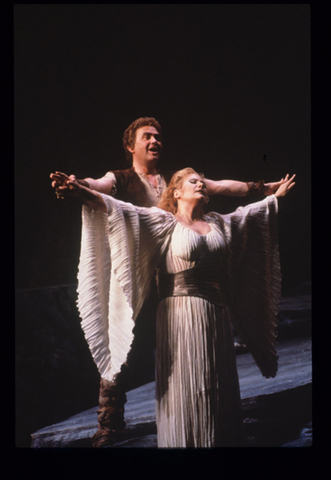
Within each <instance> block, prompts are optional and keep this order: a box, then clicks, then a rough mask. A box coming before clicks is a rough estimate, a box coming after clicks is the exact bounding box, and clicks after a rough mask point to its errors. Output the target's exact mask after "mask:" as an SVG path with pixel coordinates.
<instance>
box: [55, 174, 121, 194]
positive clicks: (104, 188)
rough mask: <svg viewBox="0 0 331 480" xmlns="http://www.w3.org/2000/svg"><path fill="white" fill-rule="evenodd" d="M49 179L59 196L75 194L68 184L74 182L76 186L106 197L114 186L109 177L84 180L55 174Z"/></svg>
mask: <svg viewBox="0 0 331 480" xmlns="http://www.w3.org/2000/svg"><path fill="white" fill-rule="evenodd" d="M50 178H51V179H52V187H53V188H55V190H56V191H58V192H59V193H60V194H61V193H65V192H69V193H70V192H71V193H76V191H75V190H74V189H73V188H72V183H71V185H70V184H69V182H76V183H77V184H78V185H82V186H84V187H86V188H90V189H91V190H96V191H97V192H100V193H105V194H106V195H110V193H111V191H112V188H113V186H114V182H113V179H112V178H111V177H101V178H98V179H94V178H89V177H88V178H85V179H77V178H76V177H75V175H66V174H65V173H61V172H55V173H51V175H50Z"/></svg>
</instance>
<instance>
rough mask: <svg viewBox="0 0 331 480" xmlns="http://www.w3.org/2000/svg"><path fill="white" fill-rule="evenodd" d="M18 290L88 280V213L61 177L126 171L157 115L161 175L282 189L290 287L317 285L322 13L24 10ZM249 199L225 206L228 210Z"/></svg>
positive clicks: (297, 8) (217, 8) (18, 51)
mask: <svg viewBox="0 0 331 480" xmlns="http://www.w3.org/2000/svg"><path fill="white" fill-rule="evenodd" d="M14 28H15V30H14V81H15V83H14V87H15V90H14V93H15V192H16V203H15V213H16V230H15V231H16V234H15V237H16V276H15V278H16V288H17V289H25V288H35V287H44V286H53V285H63V284H72V283H75V282H76V273H77V263H78V258H79V248H80V245H79V244H80V221H81V220H80V205H78V204H77V203H76V202H75V201H73V200H68V201H60V200H57V199H56V197H55V195H54V191H53V189H52V188H51V186H50V183H51V182H50V179H49V174H50V173H51V172H54V171H55V170H60V171H64V172H65V173H67V174H71V173H73V174H75V175H76V176H77V177H78V178H83V177H86V176H91V177H100V176H102V175H104V174H105V173H106V172H107V171H108V170H111V169H118V168H126V167H127V164H126V160H125V157H124V152H123V150H122V144H121V142H122V135H123V132H124V130H125V128H126V127H127V126H128V125H129V124H130V123H131V122H132V121H133V120H134V119H136V118H137V117H140V116H154V117H156V118H157V119H158V120H159V122H160V123H161V125H162V127H163V129H164V142H165V148H164V155H163V158H162V160H161V162H160V165H162V166H163V167H166V168H169V169H179V168H182V167H186V166H192V167H194V168H196V169H197V170H198V171H202V172H204V173H205V175H206V176H208V177H209V178H213V179H228V178H230V179H236V180H242V181H251V180H258V179H260V178H263V179H264V180H265V181H276V180H279V179H280V178H281V177H283V176H284V175H285V174H286V173H290V174H292V173H296V174H297V185H296V186H295V189H294V190H293V191H292V192H291V194H290V195H288V196H287V197H286V198H285V199H283V201H282V202H281V203H282V204H281V207H280V216H279V239H280V251H281V261H282V269H283V288H284V290H288V289H290V288H293V287H295V286H296V285H297V284H300V283H302V282H305V281H307V280H309V279H310V228H311V224H310V205H311V203H310V202H311V198H310V187H311V185H310V182H311V178H310V154H311V150H310V149H311V146H310V115H311V112H310V107H311V105H310V6H309V5H296V4H289V5H286V4H283V5H268V4H264V5H259V4H257V5H244V4H242V5H213V4H207V5H194V4H192V5H176V4H171V5H158V4H151V5H126V4H124V5H111V4H100V5H98V4H88V5H84V4H81V5H75V4H68V5H66V4H60V5H15V6H14ZM243 203H247V199H245V198H244V199H229V198H225V197H222V198H218V199H216V198H213V200H212V202H211V207H212V208H213V209H217V210H218V211H221V212H224V213H226V212H228V211H231V210H233V209H234V208H236V207H237V206H238V205H240V204H243Z"/></svg>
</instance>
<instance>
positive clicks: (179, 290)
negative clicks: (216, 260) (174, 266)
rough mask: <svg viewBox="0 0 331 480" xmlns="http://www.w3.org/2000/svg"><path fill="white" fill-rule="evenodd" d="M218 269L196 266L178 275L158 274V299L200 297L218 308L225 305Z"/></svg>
mask: <svg viewBox="0 0 331 480" xmlns="http://www.w3.org/2000/svg"><path fill="white" fill-rule="evenodd" d="M220 273H221V272H220V269H219V268H214V267H212V266H210V265H208V266H196V267H193V268H189V269H188V270H183V271H181V272H178V273H169V274H159V294H160V299H161V300H162V299H164V298H166V297H182V296H189V297H200V298H204V299H206V300H208V301H210V302H211V303H214V304H216V305H218V306H220V307H225V306H226V305H227V302H226V295H225V292H224V289H222V288H221V283H220V278H221V275H220Z"/></svg>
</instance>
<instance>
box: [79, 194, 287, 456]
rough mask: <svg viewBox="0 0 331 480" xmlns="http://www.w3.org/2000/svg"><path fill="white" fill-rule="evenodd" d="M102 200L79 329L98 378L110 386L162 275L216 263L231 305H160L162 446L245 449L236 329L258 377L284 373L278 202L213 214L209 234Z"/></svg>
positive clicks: (88, 220)
mask: <svg viewBox="0 0 331 480" xmlns="http://www.w3.org/2000/svg"><path fill="white" fill-rule="evenodd" d="M103 198H104V200H105V203H106V205H107V208H108V213H101V212H95V211H93V210H89V209H88V208H86V207H84V208H83V229H82V247H81V256H80V264H79V274H78V309H79V312H80V316H81V318H82V328H83V331H84V334H85V337H86V340H87V342H88V345H89V348H90V350H91V354H92V357H93V359H94V361H95V363H96V365H97V367H98V370H99V372H100V375H101V376H102V377H103V378H105V379H107V380H110V381H112V380H113V379H114V378H115V377H116V375H117V373H118V372H119V371H120V368H121V366H122V364H123V363H125V362H126V360H127V356H128V354H129V351H130V348H131V345H132V341H133V332H132V330H133V327H134V322H135V319H136V318H137V315H138V314H139V311H140V309H141V307H142V305H143V302H144V300H145V299H146V298H147V296H148V293H149V285H150V282H151V279H152V277H153V275H154V272H155V269H156V267H158V268H159V269H160V271H161V272H162V273H176V272H179V271H181V270H185V269H187V268H192V267H194V266H195V265H197V264H201V263H203V264H209V265H210V264H211V265H215V267H217V269H218V270H221V272H222V278H221V279H220V281H221V283H222V285H224V288H225V289H226V295H227V298H228V305H227V307H225V308H221V307H217V306H215V305H214V304H212V303H211V302H209V301H207V300H205V299H202V298H197V297H178V298H177V297H171V298H166V299H164V300H163V301H162V302H160V304H159V307H158V314H157V352H156V355H157V361H156V374H157V375H156V379H157V381H156V411H157V428H158V442H159V446H160V447H167V448H177V447H213V446H226V445H229V446H234V445H239V444H240V442H241V428H242V420H241V408H240V395H239V386H238V377H237V370H236V362H235V354H234V351H233V338H232V327H231V323H232V322H233V324H234V325H235V327H236V330H237V332H238V333H239V335H240V337H241V339H242V340H243V342H244V343H246V345H247V346H248V348H249V350H250V352H251V354H252V355H253V357H254V359H255V362H256V364H257V366H258V367H259V368H260V370H261V373H262V374H263V375H264V376H265V377H267V378H268V377H273V376H275V375H276V372H277V365H278V363H277V352H276V348H275V345H276V327H277V313H278V303H279V299H280V281H281V275H280V264H279V255H278V243H277V231H276V230H277V229H276V218H277V215H276V214H277V199H276V197H275V196H273V195H272V196H269V197H266V198H265V199H264V200H262V201H261V202H257V203H254V204H251V205H247V206H245V207H240V208H239V209H237V210H236V211H235V212H234V213H232V214H229V215H220V214H218V213H215V212H212V213H209V214H208V215H206V216H205V219H206V221H207V222H208V223H209V224H210V227H211V228H210V232H209V233H207V234H206V235H199V234H197V233H196V232H193V231H192V230H190V229H188V228H186V227H184V226H182V225H181V224H179V223H177V221H176V218H175V217H174V216H173V215H172V214H170V213H168V212H164V211H163V210H160V209H158V208H156V207H152V208H142V207H135V206H133V205H131V204H127V203H125V202H121V201H118V200H116V199H114V198H112V197H108V196H106V195H103Z"/></svg>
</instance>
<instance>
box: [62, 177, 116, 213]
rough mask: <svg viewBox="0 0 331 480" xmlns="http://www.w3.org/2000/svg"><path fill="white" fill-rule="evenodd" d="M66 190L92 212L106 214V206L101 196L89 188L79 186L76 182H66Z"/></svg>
mask: <svg viewBox="0 0 331 480" xmlns="http://www.w3.org/2000/svg"><path fill="white" fill-rule="evenodd" d="M65 188H66V189H68V190H69V191H70V192H71V193H73V194H75V195H76V196H77V197H79V198H80V199H81V200H82V202H83V203H84V204H85V205H87V206H88V207H90V208H92V209H93V210H99V211H101V212H104V213H107V206H106V204H105V202H104V199H103V197H102V195H101V194H100V193H99V192H97V191H95V190H92V189H91V188H88V187H85V186H84V185H81V184H80V183H78V182H77V181H71V180H68V181H67V182H66V187H65Z"/></svg>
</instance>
